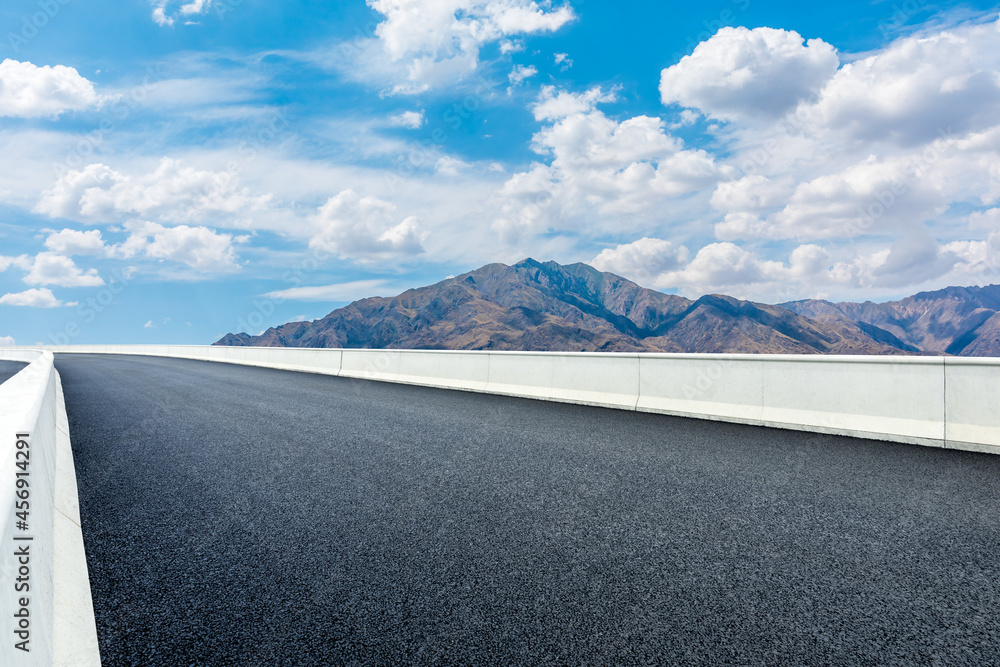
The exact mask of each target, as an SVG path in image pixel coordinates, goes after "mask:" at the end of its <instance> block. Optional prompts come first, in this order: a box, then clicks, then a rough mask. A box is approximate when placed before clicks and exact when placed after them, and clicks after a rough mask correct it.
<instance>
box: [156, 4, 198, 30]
mask: <svg viewBox="0 0 1000 667" xmlns="http://www.w3.org/2000/svg"><path fill="white" fill-rule="evenodd" d="M213 1H214V0H191V2H185V3H183V4H181V6H180V7H178V8H177V10H176V11H173V12H170V11H168V6H170V5H173V4H177V3H175V2H171V0H152V3H151V4H152V5H153V21H155V22H156V24H157V25H160V26H172V25H174V22H175V21H176V20H177V19H179V18H180V19H185V22H186V23H191V22H193V19H194V17H196V16H200V15H202V14H205V13H207V12H208V10H209V9H210V8H211V6H212V3H213Z"/></svg>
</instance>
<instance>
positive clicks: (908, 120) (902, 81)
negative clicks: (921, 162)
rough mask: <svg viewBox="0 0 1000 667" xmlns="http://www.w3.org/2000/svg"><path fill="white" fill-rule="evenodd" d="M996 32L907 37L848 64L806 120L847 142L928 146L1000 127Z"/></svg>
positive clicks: (981, 29) (981, 28)
mask: <svg viewBox="0 0 1000 667" xmlns="http://www.w3.org/2000/svg"><path fill="white" fill-rule="evenodd" d="M996 44H997V31H996V28H995V27H994V26H988V25H977V26H967V27H964V28H959V29H953V30H947V31H944V32H940V33H936V34H931V35H922V36H914V37H907V38H904V39H901V40H898V41H896V42H894V43H892V44H891V45H890V46H889V47H888V48H886V49H884V50H882V51H879V52H878V53H875V54H872V55H870V56H868V57H866V58H864V59H862V60H858V61H856V62H853V63H848V64H846V65H844V67H843V68H841V70H840V71H839V72H837V73H836V75H835V76H834V77H833V78H832V79H831V80H829V81H828V82H827V83H826V85H825V86H824V87H823V89H822V91H821V94H820V95H819V98H818V99H817V100H816V101H815V102H814V103H811V104H808V105H806V107H807V108H805V109H803V110H802V112H801V114H802V115H803V116H805V117H808V118H809V119H810V121H809V124H808V126H807V129H808V128H809V127H810V126H814V127H815V129H814V131H815V132H824V133H830V134H833V135H835V136H836V137H838V138H842V139H853V140H862V141H868V142H870V141H892V142H895V143H897V144H899V145H903V146H913V145H916V144H923V143H927V142H930V141H933V140H935V139H937V138H938V137H939V136H941V135H942V134H965V133H968V132H971V131H980V130H984V129H987V128H991V127H995V126H996V125H997V118H998V115H1000V75H998V70H1000V52H998V49H997V46H996Z"/></svg>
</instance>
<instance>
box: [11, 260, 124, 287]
mask: <svg viewBox="0 0 1000 667" xmlns="http://www.w3.org/2000/svg"><path fill="white" fill-rule="evenodd" d="M24 282H25V283H27V284H28V285H58V286H59V287H97V286H99V285H103V284H104V279H103V278H101V277H100V276H99V275H98V274H97V269H88V270H87V271H83V270H82V269H80V268H79V267H78V266H77V265H76V264H75V263H74V262H73V260H72V259H70V258H69V257H64V256H62V255H59V254H57V253H54V252H42V253H39V254H38V255H36V256H35V259H34V261H33V262H32V264H31V269H30V270H29V271H28V275H26V276H25V277H24Z"/></svg>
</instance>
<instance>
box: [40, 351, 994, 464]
mask: <svg viewBox="0 0 1000 667" xmlns="http://www.w3.org/2000/svg"><path fill="white" fill-rule="evenodd" d="M47 349H49V350H51V351H58V352H102V353H118V354H154V355H165V356H177V357H184V358H189V359H204V360H211V361H221V362H226V363H240V364H250V365H257V366H270V367H273V368H287V369H292V370H302V371H309V372H318V373H328V374H331V375H340V376H342V377H352V378H362V379H368V380H379V381H385V382H404V383H410V384H420V385H425V386H431V387H445V388H452V389H464V390H470V391H485V392H489V393H494V394H502V395H507V396H521V397H525V398H537V399H544V400H551V401H565V402H572V403H582V404H586V405H599V406H605V407H614V408H621V409H627V410H640V411H645V412H659V413H665V414H673V415H681V416H687V417H696V418H700V419H715V420H723V421H732V422H739V423H745V424H758V425H763V426H774V427H779V428H790V429H798V430H806V431H815V432H821V433H835V434H842V435H851V436H860V437H867V438H876V439H883V440H890V441H895V442H905V443H913V444H921V445H931V446H938V447H953V448H960V449H968V450H974V451H985V452H992V453H1000V410H998V409H997V406H1000V359H964V358H952V357H949V358H944V357H863V356H858V357H851V356H821V355H801V356H799V355H738V354H603V353H567V352H488V351H474V352H473V351H468V352H466V351H427V350H358V349H346V350H330V349H325V350H316V349H305V348H291V349H289V348H245V347H199V346H69V347H50V348H47Z"/></svg>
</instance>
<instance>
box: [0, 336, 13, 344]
mask: <svg viewBox="0 0 1000 667" xmlns="http://www.w3.org/2000/svg"><path fill="white" fill-rule="evenodd" d="M16 344H17V343H15V342H14V337H13V336H0V346H2V345H16Z"/></svg>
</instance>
